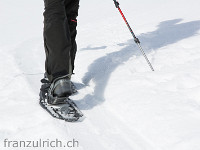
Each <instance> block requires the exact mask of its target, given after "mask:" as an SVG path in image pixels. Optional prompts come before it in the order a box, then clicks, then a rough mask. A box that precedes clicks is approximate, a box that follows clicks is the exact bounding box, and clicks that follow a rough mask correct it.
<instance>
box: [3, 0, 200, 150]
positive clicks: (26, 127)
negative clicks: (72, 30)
mask: <svg viewBox="0 0 200 150" xmlns="http://www.w3.org/2000/svg"><path fill="white" fill-rule="evenodd" d="M119 2H120V7H121V9H122V11H123V12H124V14H125V16H126V18H127V20H128V21H129V24H130V25H131V27H132V28H133V30H134V32H135V34H136V36H137V37H138V38H139V39H140V41H141V46H142V47H143V49H144V51H145V52H146V54H147V57H148V58H149V60H150V62H151V63H152V65H153V67H154V69H155V72H152V71H151V70H150V68H149V66H148V64H147V63H146V61H145V59H144V57H143V55H142V54H141V52H140V51H139V49H138V47H137V45H136V44H135V43H134V40H133V38H132V36H131V34H130V32H129V30H128V29H127V27H126V24H125V23H124V21H123V19H122V17H121V16H120V14H119V12H118V10H117V9H116V8H115V6H114V4H113V1H112V0H110V1H102V0H95V1H94V0H87V1H81V2H80V11H79V17H78V36H77V43H78V52H77V57H76V64H75V65H76V68H75V75H74V76H73V77H72V81H73V82H74V83H75V85H76V86H77V88H78V91H79V93H78V94H77V95H75V96H72V97H71V98H72V99H73V100H74V101H75V102H76V103H77V105H78V106H79V108H80V109H81V111H82V112H83V113H84V115H85V117H86V118H85V119H84V120H83V121H82V122H78V123H68V122H65V121H62V120H57V119H54V118H52V117H51V116H50V115H49V114H48V113H47V112H46V111H45V110H43V109H42V108H41V107H40V105H39V103H38V102H39V89H40V85H41V83H40V79H41V78H42V77H43V74H44V61H45V53H44V48H43V37H42V32H43V15H42V14H43V11H44V8H43V7H44V4H43V1H42V0H34V1H27V0H17V1H13V0H0V33H1V36H0V54H1V55H0V62H1V63H0V70H1V72H0V105H1V107H0V113H1V115H0V149H1V150H3V149H5V150H15V149H16V150H22V149H23V150H24V149H29V150H33V149H34V150H35V149H44V150H49V149H55V150H56V149H59V150H66V149H74V150H75V149H77V150H200V41H199V40H200V16H199V14H200V9H199V6H200V1H199V0H190V1H185V0H168V1H161V0H151V1H147V0H121V1H119ZM40 139H41V140H47V141H51V140H55V139H58V140H62V141H68V140H73V139H74V140H76V141H78V143H79V144H78V146H75V147H72V148H67V147H57V148H55V147H54V148H52V147H51V148H50V147H47V146H46V147H39V146H38V147H36V148H34V147H29V148H24V147H23V148H20V147H19V146H18V147H17V146H16V147H8V141H37V140H40ZM6 141H7V142H6ZM5 144H7V145H5ZM10 146H13V143H10Z"/></svg>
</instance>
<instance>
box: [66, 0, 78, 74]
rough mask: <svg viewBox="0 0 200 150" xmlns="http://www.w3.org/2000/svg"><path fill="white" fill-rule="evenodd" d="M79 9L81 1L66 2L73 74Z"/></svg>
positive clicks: (71, 0)
mask: <svg viewBox="0 0 200 150" xmlns="http://www.w3.org/2000/svg"><path fill="white" fill-rule="evenodd" d="M78 9H79V0H65V10H66V15H67V19H68V24H69V29H70V35H71V43H72V48H71V51H70V56H71V64H72V72H73V71H74V61H75V56H76V51H77V44H76V34H77V30H76V27H77V20H76V18H77V16H78Z"/></svg>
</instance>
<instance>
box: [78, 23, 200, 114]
mask: <svg viewBox="0 0 200 150" xmlns="http://www.w3.org/2000/svg"><path fill="white" fill-rule="evenodd" d="M181 21H182V19H175V20H167V21H163V22H161V23H160V24H159V25H158V28H157V30H156V31H153V32H149V33H146V34H141V35H140V36H138V38H139V39H140V41H141V46H142V47H143V48H144V50H145V52H146V53H147V54H148V53H150V52H151V51H152V50H156V49H159V48H161V47H163V46H167V45H169V44H174V43H176V42H178V41H180V40H183V39H186V38H189V37H192V36H194V35H196V34H197V32H198V30H199V29H200V21H192V22H186V23H179V22H181ZM126 32H128V31H126ZM118 45H119V46H126V47H125V48H122V49H121V50H120V51H117V52H113V53H110V54H107V55H106V56H103V57H101V58H98V59H97V60H95V61H94V62H93V63H92V64H91V65H90V66H89V68H88V72H87V73H86V74H85V75H84V77H83V79H82V81H83V83H84V84H85V85H88V84H89V82H90V81H91V80H93V82H94V83H95V89H94V92H93V93H91V94H88V95H86V96H85V97H84V98H83V99H81V100H79V101H77V104H78V105H79V107H80V109H82V110H88V109H92V108H93V107H95V106H97V105H99V104H101V103H103V102H104V101H105V98H104V91H105V88H106V85H107V82H108V80H109V77H110V75H111V73H112V72H113V71H114V70H115V69H116V68H117V67H118V66H119V65H121V64H123V63H124V62H126V61H127V60H128V59H129V58H131V57H132V56H134V55H141V53H140V51H139V49H138V47H137V45H136V44H135V43H134V41H133V39H130V40H128V41H127V42H126V43H119V44H118ZM103 48H106V46H102V47H98V48H90V47H89V49H92V50H95V49H103ZM84 50H86V48H85V49H84ZM78 86H79V85H78ZM119 86H120V85H119ZM82 88H83V87H82Z"/></svg>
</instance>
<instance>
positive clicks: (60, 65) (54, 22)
mask: <svg viewBox="0 0 200 150" xmlns="http://www.w3.org/2000/svg"><path fill="white" fill-rule="evenodd" d="M76 1H77V0H44V3H45V12H44V46H45V52H46V62H45V68H46V73H47V77H48V78H49V80H50V81H51V82H52V81H53V80H54V79H56V78H57V77H60V76H64V75H71V74H72V69H73V68H72V66H73V64H72V62H74V58H75V54H74V52H75V51H76V48H73V47H76V46H74V43H75V36H74V34H73V32H72V31H74V29H75V30H76V27H75V28H73V29H72V27H71V25H69V19H68V16H67V15H68V14H71V12H72V11H68V10H67V8H68V6H69V5H67V3H68V4H70V3H74V2H76ZM77 5H78V4H77ZM72 6H73V5H72ZM75 6H76V5H75ZM75 6H74V8H73V9H71V10H74V9H75ZM69 8H71V7H69ZM77 12H78V9H77ZM75 35H76V34H75ZM71 51H72V52H71Z"/></svg>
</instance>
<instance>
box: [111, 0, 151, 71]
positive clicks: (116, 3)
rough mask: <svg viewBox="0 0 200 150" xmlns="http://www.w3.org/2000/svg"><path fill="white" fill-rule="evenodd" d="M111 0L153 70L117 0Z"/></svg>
mask: <svg viewBox="0 0 200 150" xmlns="http://www.w3.org/2000/svg"><path fill="white" fill-rule="evenodd" d="M113 1H114V3H115V6H116V8H117V9H118V10H119V12H120V14H121V15H122V17H123V19H124V21H125V23H126V25H127V27H128V28H129V30H130V32H131V34H132V36H133V38H134V41H135V43H136V44H137V45H138V47H139V49H140V51H141V52H142V54H143V56H144V58H145V59H146V61H147V63H148V64H149V66H150V68H151V70H152V71H154V69H153V67H152V65H151V63H150V61H149V59H148V58H147V56H146V54H145V52H144V50H143V49H142V47H141V45H140V40H139V39H138V38H137V37H136V36H135V34H134V32H133V30H132V29H131V27H130V25H129V23H128V21H127V20H126V18H125V16H124V14H123V12H122V10H121V8H120V7H119V2H118V1H117V0H113Z"/></svg>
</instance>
